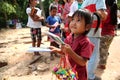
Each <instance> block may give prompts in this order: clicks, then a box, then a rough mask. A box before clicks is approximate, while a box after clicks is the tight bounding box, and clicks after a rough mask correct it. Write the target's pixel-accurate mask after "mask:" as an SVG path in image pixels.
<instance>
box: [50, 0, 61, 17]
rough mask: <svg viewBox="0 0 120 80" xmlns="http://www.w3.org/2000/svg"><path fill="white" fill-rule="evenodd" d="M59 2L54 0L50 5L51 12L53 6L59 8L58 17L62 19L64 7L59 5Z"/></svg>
mask: <svg viewBox="0 0 120 80" xmlns="http://www.w3.org/2000/svg"><path fill="white" fill-rule="evenodd" d="M58 2H59V0H54V1H53V2H52V3H51V4H50V6H49V11H50V9H51V6H52V5H54V6H56V7H57V13H56V15H57V16H59V17H60V18H61V15H62V11H63V10H62V5H61V4H59V3H58Z"/></svg>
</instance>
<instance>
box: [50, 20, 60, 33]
mask: <svg viewBox="0 0 120 80" xmlns="http://www.w3.org/2000/svg"><path fill="white" fill-rule="evenodd" d="M59 25H60V24H59V23H58V22H56V23H55V24H53V25H52V26H54V28H51V29H50V31H51V32H53V31H54V30H55V29H56V28H57V27H58V26H59Z"/></svg>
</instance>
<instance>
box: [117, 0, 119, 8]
mask: <svg viewBox="0 0 120 80" xmlns="http://www.w3.org/2000/svg"><path fill="white" fill-rule="evenodd" d="M117 5H118V8H119V9H120V0H118V2H117Z"/></svg>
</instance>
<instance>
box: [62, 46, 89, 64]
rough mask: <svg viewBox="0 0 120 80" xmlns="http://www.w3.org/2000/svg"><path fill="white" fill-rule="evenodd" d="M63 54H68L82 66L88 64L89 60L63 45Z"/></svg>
mask: <svg viewBox="0 0 120 80" xmlns="http://www.w3.org/2000/svg"><path fill="white" fill-rule="evenodd" d="M61 48H62V52H64V53H67V54H68V55H69V56H70V57H71V58H72V59H73V60H74V61H75V62H76V63H77V64H79V65H81V66H85V65H86V63H87V59H85V58H83V57H81V56H79V55H77V54H76V53H75V52H74V51H73V50H72V48H71V47H70V46H69V45H68V44H65V45H62V47H61Z"/></svg>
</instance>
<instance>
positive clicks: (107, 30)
mask: <svg viewBox="0 0 120 80" xmlns="http://www.w3.org/2000/svg"><path fill="white" fill-rule="evenodd" d="M107 12H108V16H107V18H106V20H105V21H103V22H102V33H101V34H102V36H104V35H115V28H116V25H112V24H111V22H110V19H111V18H110V17H111V16H110V10H107Z"/></svg>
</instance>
